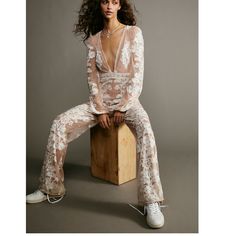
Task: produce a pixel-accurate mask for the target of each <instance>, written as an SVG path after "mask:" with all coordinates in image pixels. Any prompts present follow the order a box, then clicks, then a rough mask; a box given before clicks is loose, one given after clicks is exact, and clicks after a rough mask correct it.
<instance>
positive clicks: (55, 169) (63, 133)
mask: <svg viewBox="0 0 236 236" xmlns="http://www.w3.org/2000/svg"><path fill="white" fill-rule="evenodd" d="M89 108H90V107H89V103H88V102H85V103H83V104H80V105H77V106H75V107H72V108H70V109H69V110H67V111H65V112H63V113H61V114H59V115H57V117H56V118H55V119H54V120H53V122H52V125H51V128H50V132H49V136H48V142H47V147H46V151H45V157H44V161H43V165H42V169H41V174H40V177H39V189H40V190H41V191H42V192H44V193H47V194H49V195H51V196H62V195H64V194H65V192H66V189H65V186H64V171H63V164H64V161H65V156H66V151H67V147H68V143H70V142H71V141H73V140H74V139H76V138H78V137H79V136H80V135H81V134H83V133H84V132H85V131H86V130H88V129H89V128H91V127H93V126H95V125H96V124H97V123H98V121H97V117H96V116H95V115H94V114H92V113H91V112H90V109H89Z"/></svg>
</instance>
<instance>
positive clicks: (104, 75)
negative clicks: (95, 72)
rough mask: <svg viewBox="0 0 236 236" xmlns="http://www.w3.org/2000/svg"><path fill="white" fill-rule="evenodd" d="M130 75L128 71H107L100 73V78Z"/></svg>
mask: <svg viewBox="0 0 236 236" xmlns="http://www.w3.org/2000/svg"><path fill="white" fill-rule="evenodd" d="M129 76H130V72H127V73H122V72H112V71H111V72H110V71H109V72H105V73H100V79H101V80H104V79H111V78H114V79H127V78H128V77H129Z"/></svg>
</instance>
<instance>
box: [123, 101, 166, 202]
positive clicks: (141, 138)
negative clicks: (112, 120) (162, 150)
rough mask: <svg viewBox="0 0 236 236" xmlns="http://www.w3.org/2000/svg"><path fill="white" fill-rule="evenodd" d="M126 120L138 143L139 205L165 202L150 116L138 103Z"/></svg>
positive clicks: (130, 110)
mask: <svg viewBox="0 0 236 236" xmlns="http://www.w3.org/2000/svg"><path fill="white" fill-rule="evenodd" d="M124 119H125V123H126V124H127V125H128V127H129V128H130V130H131V131H132V132H133V134H134V136H135V137H136V143H137V145H136V147H137V179H138V188H137V196H138V204H139V205H142V206H143V205H146V204H149V203H153V202H163V200H164V196H163V190H162V184H161V180H160V172H159V163H158V155H157V146H156V141H155V137H154V133H153V130H152V127H151V123H150V119H149V116H148V114H147V112H146V111H145V110H144V108H143V106H142V105H141V103H140V102H139V101H137V103H135V104H134V105H133V106H132V107H131V108H130V109H129V110H127V111H126V113H125V118H124Z"/></svg>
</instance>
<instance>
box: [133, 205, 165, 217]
mask: <svg viewBox="0 0 236 236" xmlns="http://www.w3.org/2000/svg"><path fill="white" fill-rule="evenodd" d="M154 204H155V203H151V204H150V207H151V208H153V209H154V211H155V212H156V211H157V209H156V208H155V205H154ZM157 204H158V206H159V207H160V208H161V207H168V205H161V204H160V203H159V202H157ZM128 205H130V206H131V207H133V208H134V209H135V210H137V211H138V212H139V213H140V214H141V215H143V216H144V215H145V213H146V211H145V207H144V212H141V211H140V210H139V209H137V208H136V207H135V206H133V205H132V204H130V203H128Z"/></svg>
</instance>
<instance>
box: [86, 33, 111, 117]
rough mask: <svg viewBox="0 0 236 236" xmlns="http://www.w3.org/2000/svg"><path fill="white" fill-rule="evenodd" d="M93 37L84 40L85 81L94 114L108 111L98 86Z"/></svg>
mask: <svg viewBox="0 0 236 236" xmlns="http://www.w3.org/2000/svg"><path fill="white" fill-rule="evenodd" d="M93 39H94V37H93V36H92V35H91V36H90V37H89V38H88V39H86V40H85V45H86V46H87V49H88V50H87V81H88V88H89V101H90V106H91V109H92V112H93V113H94V114H104V113H109V112H108V111H107V109H106V108H105V107H104V106H103V102H102V96H101V91H100V86H99V73H98V71H97V67H96V50H95V46H94V42H93Z"/></svg>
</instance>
